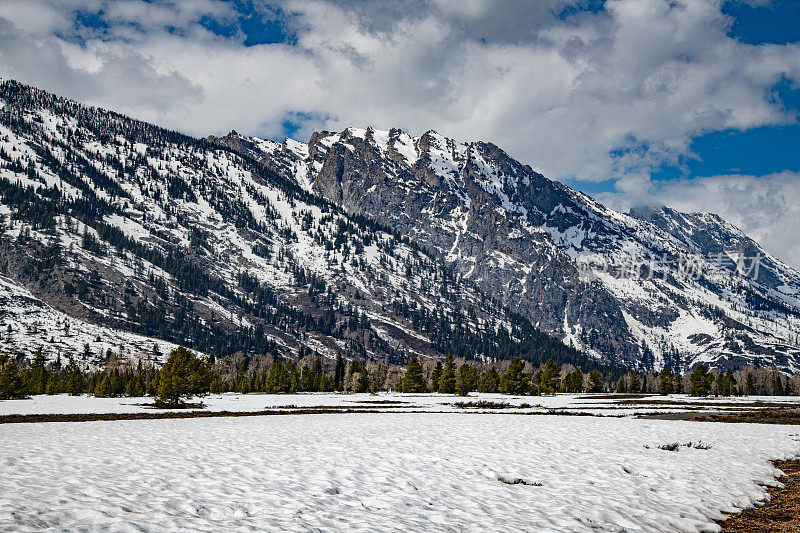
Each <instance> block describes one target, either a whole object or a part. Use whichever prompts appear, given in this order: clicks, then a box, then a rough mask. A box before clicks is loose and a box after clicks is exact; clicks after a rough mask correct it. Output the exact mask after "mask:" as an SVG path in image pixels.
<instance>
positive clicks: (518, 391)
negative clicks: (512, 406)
mask: <svg viewBox="0 0 800 533" xmlns="http://www.w3.org/2000/svg"><path fill="white" fill-rule="evenodd" d="M524 370H525V362H524V361H523V360H522V359H520V358H519V357H515V358H514V359H512V360H511V364H509V365H508V370H507V371H506V373H505V374H503V377H502V378H500V387H499V388H500V392H502V393H503V394H513V395H515V396H520V395H525V394H528V393H529V392H530V375H529V374H527V373H525V372H524Z"/></svg>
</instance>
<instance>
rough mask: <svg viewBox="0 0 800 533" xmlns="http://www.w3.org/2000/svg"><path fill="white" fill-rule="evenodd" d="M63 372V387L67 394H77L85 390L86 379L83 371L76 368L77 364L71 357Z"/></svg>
mask: <svg viewBox="0 0 800 533" xmlns="http://www.w3.org/2000/svg"><path fill="white" fill-rule="evenodd" d="M64 374H65V376H64V389H65V390H66V392H67V394H70V395H72V396H78V395H79V394H82V393H83V392H84V391H85V390H86V380H85V378H84V375H83V372H81V369H80V368H78V365H77V364H76V363H75V361H74V360H73V359H72V358H70V359H69V362H68V363H67V366H66V368H65V369H64Z"/></svg>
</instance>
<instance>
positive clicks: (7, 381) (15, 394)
mask: <svg viewBox="0 0 800 533" xmlns="http://www.w3.org/2000/svg"><path fill="white" fill-rule="evenodd" d="M27 395H28V391H27V388H26V386H25V382H24V381H23V380H22V375H21V374H20V372H19V367H18V366H17V362H16V361H15V360H14V359H13V358H11V357H9V356H7V355H4V354H0V400H10V399H14V398H24V397H25V396H27Z"/></svg>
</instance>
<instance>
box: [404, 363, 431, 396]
mask: <svg viewBox="0 0 800 533" xmlns="http://www.w3.org/2000/svg"><path fill="white" fill-rule="evenodd" d="M401 385H402V387H403V392H426V391H427V389H426V387H425V378H424V377H423V376H422V366H421V365H420V364H419V360H418V359H417V356H416V355H413V354H412V355H410V356H409V357H408V365H407V366H406V373H405V375H404V376H403V381H402V382H401Z"/></svg>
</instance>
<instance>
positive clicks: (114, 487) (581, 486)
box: [0, 393, 800, 532]
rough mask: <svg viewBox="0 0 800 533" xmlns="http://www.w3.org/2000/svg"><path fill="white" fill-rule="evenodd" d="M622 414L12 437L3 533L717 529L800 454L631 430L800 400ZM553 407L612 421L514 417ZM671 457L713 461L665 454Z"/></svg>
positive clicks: (374, 398)
mask: <svg viewBox="0 0 800 533" xmlns="http://www.w3.org/2000/svg"><path fill="white" fill-rule="evenodd" d="M620 399H623V400H624V399H625V397H622V398H619V397H617V398H614V397H608V396H602V395H601V396H594V397H593V396H590V395H584V396H582V395H558V396H554V397H509V396H503V395H489V394H479V395H478V394H473V395H471V396H470V397H469V398H461V397H458V396H450V395H438V394H434V395H412V394H380V395H369V394H293V395H264V394H246V395H245V394H232V393H229V394H220V395H211V396H207V397H205V398H203V401H204V402H205V403H206V405H207V406H206V410H212V411H261V410H273V409H274V410H279V411H281V410H282V411H292V410H294V409H302V408H308V407H342V406H346V407H352V408H354V409H359V410H369V411H379V412H375V413H369V414H362V413H349V414H333V413H331V414H315V415H297V414H295V415H291V414H289V415H283V416H256V417H246V418H225V417H220V418H203V419H177V420H176V419H172V420H132V421H131V420H128V421H113V422H112V421H107V422H106V421H104V422H86V423H74V422H68V423H33V424H3V425H0V450H2V456H1V457H0V487H2V488H3V490H2V491H1V492H0V531H6V530H8V531H12V530H13V531H38V530H59V531H60V530H81V531H179V530H192V531H250V530H267V531H331V530H344V529H349V530H353V531H398V530H400V531H425V532H428V531H464V530H469V531H542V530H546V531H595V530H601V531H714V530H718V528H717V527H716V524H714V523H713V520H714V519H719V518H722V517H723V514H722V511H730V512H734V511H736V510H738V509H741V508H743V507H747V506H750V505H752V504H754V503H755V502H757V501H759V500H762V499H763V498H764V497H765V496H766V488H765V485H770V484H774V483H775V476H776V475H777V474H778V473H779V472H777V471H775V470H774V469H773V467H772V466H771V465H770V463H769V460H770V459H783V458H792V457H796V456H799V455H800V430H799V429H798V428H796V427H794V426H770V425H752V424H719V423H699V422H682V421H667V420H643V419H637V418H633V417H632V415H634V414H636V413H642V412H656V411H657V412H670V411H686V410H687V408H689V407H691V406H693V405H694V406H695V407H697V408H703V409H707V408H708V407H706V404H709V403H711V404H714V407H713V408H714V409H720V410H724V409H736V408H737V407H736V405H735V404H737V403H742V402H744V403H748V404H751V405H752V406H753V407H758V406H759V402H776V401H777V402H781V403H796V402H798V398H793V397H792V398H790V397H785V398H774V397H770V398H752V397H751V398H727V399H721V398H720V399H714V398H707V399H697V398H689V397H687V396H681V395H673V396H648V397H645V398H642V399H640V401H644V402H650V403H648V404H644V405H638V406H630V405H627V404H620V403H618V402H619V400H620ZM629 399H630V398H629ZM461 401H468V402H477V401H493V402H505V403H508V404H511V405H513V406H516V407H515V408H512V409H502V410H492V411H491V412H492V414H487V413H488V412H489V411H490V410H488V409H486V410H483V411H482V412H481V410H479V409H472V408H470V409H464V408H459V407H457V406H455V405H454V404H455V403H456V402H461ZM663 401H666V402H677V403H679V405H663V404H661V403H658V402H663ZM148 402H152V399H151V398H94V397H88V396H78V397H71V396H66V395H59V396H36V397H34V398H33V399H29V400H13V401H0V415H5V414H48V413H50V414H58V413H134V412H152V411H153V410H152V409H149V408H147V407H144V406H142V405H140V404H143V403H148ZM653 402H655V403H653ZM525 404H527V405H525ZM698 404H702V406H701V405H698ZM551 409H556V410H558V411H556V412H562V413H565V414H570V413H573V414H574V413H575V412H585V413H593V414H598V415H603V416H602V417H587V416H580V417H577V416H550V415H547V414H543V415H542V416H519V413H540V414H541V413H546V412H553V411H549V410H551ZM465 412H469V413H472V414H467V415H465V414H460V415H459V414H454V413H465ZM675 442H678V443H689V442H692V443H698V442H702V443H703V444H705V445H710V446H711V447H710V449H701V448H695V447H686V446H682V447H680V448H679V450H678V451H667V450H661V449H659V448H658V446H659V445H663V444H670V443H675ZM501 477H502V478H504V479H507V480H513V479H517V478H520V479H523V480H525V481H526V482H528V483H541V486H535V485H526V484H523V483H520V484H516V485H509V484H505V483H502V482H501V481H499V480H498V478H501Z"/></svg>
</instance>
